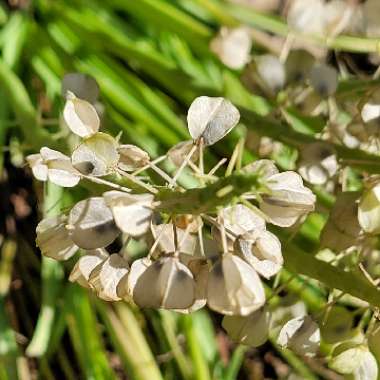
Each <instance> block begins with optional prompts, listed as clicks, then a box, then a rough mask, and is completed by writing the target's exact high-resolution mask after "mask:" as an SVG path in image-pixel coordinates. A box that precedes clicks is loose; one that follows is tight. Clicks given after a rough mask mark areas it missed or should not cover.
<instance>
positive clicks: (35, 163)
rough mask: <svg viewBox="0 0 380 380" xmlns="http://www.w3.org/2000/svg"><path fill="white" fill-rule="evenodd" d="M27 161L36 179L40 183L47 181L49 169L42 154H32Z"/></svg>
mask: <svg viewBox="0 0 380 380" xmlns="http://www.w3.org/2000/svg"><path fill="white" fill-rule="evenodd" d="M26 161H27V163H28V165H29V166H30V168H31V169H32V172H33V175H34V177H35V178H37V179H38V180H39V181H47V179H48V167H47V165H46V164H45V163H44V161H43V159H42V156H41V154H40V153H36V154H30V155H29V156H27V157H26Z"/></svg>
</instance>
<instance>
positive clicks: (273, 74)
mask: <svg viewBox="0 0 380 380" xmlns="http://www.w3.org/2000/svg"><path fill="white" fill-rule="evenodd" d="M255 62H256V71H257V74H258V76H259V81H260V84H261V85H262V86H263V87H264V88H265V89H266V90H268V91H269V92H270V93H272V94H274V95H275V94H276V93H277V92H278V91H280V90H281V89H282V88H283V87H284V86H285V81H286V73H285V67H284V65H283V63H282V62H281V61H280V60H279V59H278V58H277V57H276V56H275V55H272V54H263V55H260V56H258V57H256V58H255Z"/></svg>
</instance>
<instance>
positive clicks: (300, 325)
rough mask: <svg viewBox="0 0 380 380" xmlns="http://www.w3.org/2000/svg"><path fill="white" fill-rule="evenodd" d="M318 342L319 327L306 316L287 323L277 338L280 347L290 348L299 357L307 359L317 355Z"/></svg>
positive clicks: (319, 338)
mask: <svg viewBox="0 0 380 380" xmlns="http://www.w3.org/2000/svg"><path fill="white" fill-rule="evenodd" d="M320 341H321V334H320V330H319V327H318V325H317V323H316V322H314V321H313V319H312V318H311V317H310V316H308V315H307V316H305V317H298V318H294V319H291V320H290V321H288V322H287V323H286V324H285V325H284V326H283V327H282V329H281V331H280V334H279V336H278V338H277V343H278V344H279V345H280V346H281V347H286V348H290V349H291V350H293V351H294V352H295V353H297V354H299V355H304V356H309V357H312V356H314V355H315V354H316V353H317V351H318V349H319V344H320Z"/></svg>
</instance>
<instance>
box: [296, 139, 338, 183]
mask: <svg viewBox="0 0 380 380" xmlns="http://www.w3.org/2000/svg"><path fill="white" fill-rule="evenodd" d="M298 167H299V168H298V172H299V173H300V174H301V176H302V178H303V179H304V180H305V181H308V182H310V183H312V184H314V185H323V184H324V183H326V182H327V181H328V180H329V179H330V178H331V177H333V176H334V175H335V174H336V173H337V171H338V168H339V166H338V161H337V159H336V154H335V151H334V149H333V148H332V147H331V145H329V144H326V143H323V142H316V143H312V144H307V145H305V146H304V147H303V148H302V149H301V151H300V162H299V165H298Z"/></svg>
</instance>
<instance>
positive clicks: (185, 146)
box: [168, 140, 199, 167]
mask: <svg viewBox="0 0 380 380" xmlns="http://www.w3.org/2000/svg"><path fill="white" fill-rule="evenodd" d="M193 147H194V142H193V141H192V140H190V141H181V142H179V143H178V144H176V145H174V146H173V147H171V148H170V149H169V150H168V157H169V158H170V161H171V162H172V163H173V164H174V165H175V166H177V167H180V166H181V165H182V163H183V161H184V160H185V158H186V157H187V156H188V155H189V154H190V151H191V150H192V149H193ZM198 159H199V152H198V151H195V152H194V153H193V154H192V156H191V161H192V162H196V161H197V160H198Z"/></svg>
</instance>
